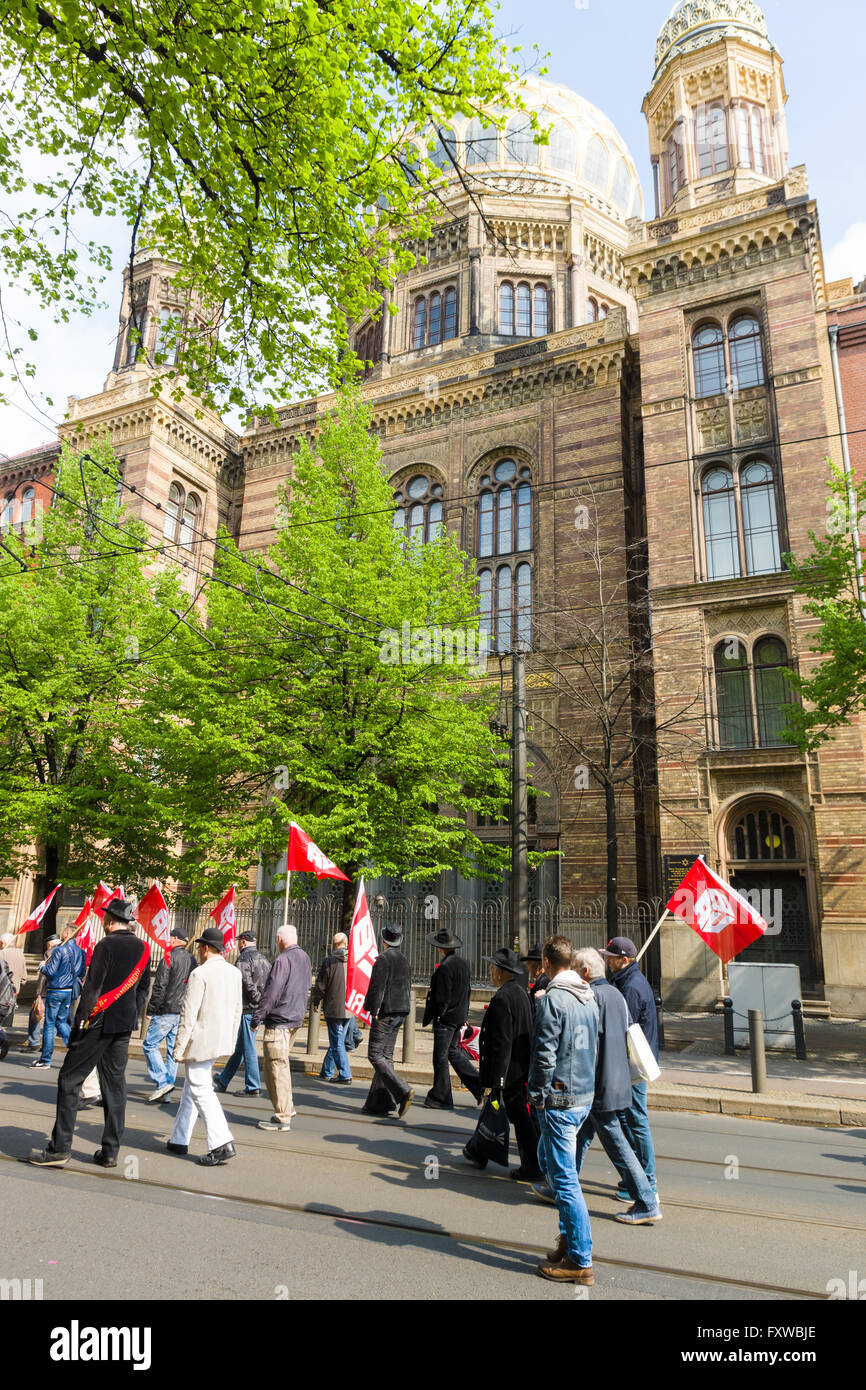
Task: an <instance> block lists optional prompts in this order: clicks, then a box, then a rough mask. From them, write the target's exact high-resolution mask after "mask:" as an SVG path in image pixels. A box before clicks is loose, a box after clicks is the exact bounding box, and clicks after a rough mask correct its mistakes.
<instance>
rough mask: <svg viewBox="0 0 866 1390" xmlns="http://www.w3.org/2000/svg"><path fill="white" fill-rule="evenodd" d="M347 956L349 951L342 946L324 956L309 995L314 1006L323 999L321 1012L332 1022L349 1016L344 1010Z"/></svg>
mask: <svg viewBox="0 0 866 1390" xmlns="http://www.w3.org/2000/svg"><path fill="white" fill-rule="evenodd" d="M348 958H349V953H348V951H347V950H346V948H345V947H344V946H343V947H340V949H339V950H337V951H332V952H331V954H330V955H329V956H325V959H324V960H323V961H322V964H321V966H320V967H319V973H318V975H317V976H316V983H315V984H314V985H313V992H312V994H311V995H310V1003H311V1004H313V1005H314V1006H315V1007H316V1008H318V1006H319V1004H321V1003H322V1001H323V1000H324V1002H325V1007H324V1009H323V1010H322V1012H323V1014H324V1016H325V1018H329V1019H330V1020H331V1022H332V1023H341V1022H342V1021H343V1019H345V1018H348V1017H349V1015H348V1013H347V1012H346V961H347V960H348Z"/></svg>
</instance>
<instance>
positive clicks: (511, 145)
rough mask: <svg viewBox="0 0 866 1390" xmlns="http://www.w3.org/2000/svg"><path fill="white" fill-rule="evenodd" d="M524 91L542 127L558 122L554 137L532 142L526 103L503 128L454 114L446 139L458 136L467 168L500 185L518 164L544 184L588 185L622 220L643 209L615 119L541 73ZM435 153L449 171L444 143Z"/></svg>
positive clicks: (590, 194)
mask: <svg viewBox="0 0 866 1390" xmlns="http://www.w3.org/2000/svg"><path fill="white" fill-rule="evenodd" d="M521 93H522V96H523V100H524V101H525V103H526V105H527V107H529V108H530V110H532V111H536V112H537V113H538V118H539V122H540V124H541V126H542V128H544V129H546V128H547V127H548V126H550V125H551V123H552V129H551V131H550V135H549V142H550V143H549V144H547V145H536V144H535V143H534V140H533V133H532V131H531V129H530V128H529V118H528V115H527V113H526V112H522V111H518V112H515V113H514V115H512V116H511V117H510V118H509V120H508V123H507V126H506V129H505V130H504V131H501V132H498V131H496V129H495V128H493V127H489V126H486V125H485V124H484V123H483V121H481V120H479V119H477V118H476V119H474V120H472V121H464V122H455V123H454V127H453V129H452V131H451V132H450V133H449V134H448V136H447V138H448V142H449V144H451V143H452V142H453V148H454V150H455V153H456V155H457V158H458V162H460V163H463V164H465V167H466V168H467V170H468V172H469V175H470V176H471V177H473V178H477V179H479V180H481V181H484V182H489V183H490V184H491V186H492V189H493V190H494V191H496V189H497V188H498V187H500V186H501V182H500V181H501V180H506V179H508V178H512V179H513V178H514V176H515V174H516V173H517V171H518V169H519V170H520V174H521V176H522V178H524V179H525V178H527V177H529V178H532V177H534V178H536V179H537V180H538V182H539V184H542V183H549V182H551V181H553V180H555V181H556V182H557V183H559V184H563V185H565V186H567V187H568V188H569V189H573V190H574V191H575V192H580V193H582V194H583V195H584V196H585V198H586V201H587V202H589V203H592V204H593V205H596V206H601V207H602V208H603V209H604V210H605V211H606V212H607V213H608V214H609V215H610V216H612V217H614V218H616V219H617V220H618V221H622V222H624V221H625V220H626V218H628V217H642V216H643V211H644V203H643V193H642V191H641V184H640V178H639V177H638V172H637V168H636V166H635V162H634V160H633V159H632V157H631V154H630V153H629V149H628V146H627V145H626V143H625V141H624V140H623V138H622V136H621V135H620V133H619V131H618V130H617V129H616V126H615V125H614V124H613V122H612V121H610V120H608V118H607V116H605V115H604V113H603V112H601V111H599V110H598V108H597V107H596V106H593V105H592V103H591V102H588V101H585V100H584V98H583V97H581V96H578V95H577V93H576V92H572V91H570V90H569V88H568V87H560V86H557V85H556V84H555V83H553V82H545V81H543V80H542V79H541V78H537V77H535V78H527V80H526V83H525V85H524V86H523V87H522V89H521ZM429 158H431V159H432V160H433V161H434V163H435V164H437V165H438V166H439V168H440V169H442V172H443V173H444V174H446V175H448V174H449V173H450V172H451V170H452V168H453V166H452V165H451V162H450V160H449V159H448V156H447V154H446V152H445V151H444V150H443V149H442V146H441V144H440V145H439V146H438V149H437V148H435V147H434V148H433V149H431V150H430V152H429ZM455 178H456V175H455ZM503 191H504V190H503ZM539 191H543V190H542V189H540V190H539Z"/></svg>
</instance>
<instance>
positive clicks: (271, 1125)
mask: <svg viewBox="0 0 866 1390" xmlns="http://www.w3.org/2000/svg"><path fill="white" fill-rule="evenodd" d="M291 1127H292V1126H291V1125H282V1124H280V1122H279V1120H259V1122H258V1124H257V1125H256V1129H267V1130H270V1131H279V1132H282V1131H284V1130H287V1129H291Z"/></svg>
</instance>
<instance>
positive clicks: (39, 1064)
mask: <svg viewBox="0 0 866 1390" xmlns="http://www.w3.org/2000/svg"><path fill="white" fill-rule="evenodd" d="M50 1066H51V1063H50V1062H43V1060H42V1058H41V1057H37V1058H36V1061H35V1062H31V1063H30V1067H31V1069H32V1068H33V1067H37V1068H38V1069H39V1070H42V1071H46V1070H47V1069H48V1068H49V1067H50Z"/></svg>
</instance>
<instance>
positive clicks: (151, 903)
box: [135, 883, 171, 960]
mask: <svg viewBox="0 0 866 1390" xmlns="http://www.w3.org/2000/svg"><path fill="white" fill-rule="evenodd" d="M135 915H136V918H137V920H138V922H139V924H140V925H141V927H142V928H143V929H144V931H145V933H146V934H147V936H149V937H150V939H151V941H153V942H154V944H155V945H157V946H159V947H161V948H162V950H163V951H164V952H165V958H166V960H168V958H169V956H170V955H171V941H170V933H171V923H170V922H169V920H168V904H167V903H166V901H165V898H164V897H163V896H162V893H161V892H160V891H159V885H158V884H157V883H155V884H154V885H153V887H152V888H149V889H148V890H147V892H146V893H145V895H144V897H143V898H142V900H141V902H140V903H139V904H138V911H137V912H136V914H135Z"/></svg>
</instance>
